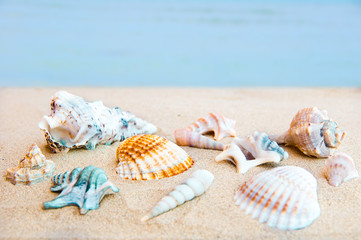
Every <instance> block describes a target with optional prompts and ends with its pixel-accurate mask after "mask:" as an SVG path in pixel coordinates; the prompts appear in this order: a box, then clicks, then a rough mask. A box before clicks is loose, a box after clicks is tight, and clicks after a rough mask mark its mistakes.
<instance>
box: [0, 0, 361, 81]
mask: <svg viewBox="0 0 361 240" xmlns="http://www.w3.org/2000/svg"><path fill="white" fill-rule="evenodd" d="M0 86H26V87H47V86H105V87H106V86H196V87H202V86H210V87H218V86H220V87H232V86H235V87H236V86H238V87H239V86H240V87H242V86H266V87H268V86H270V87H278V86H296V87H298V86H356V87H360V86H361V1H341V0H340V1H326V0H323V1H322V0H314V1H311V0H304V1H301V0H299V1H282V0H276V1H275V0H273V1H251V0H246V1H235V0H233V1H231V0H225V1H222V0H208V1H205V0H194V1H190V0H185V1H180V0H177V1H166V0H159V1H145V0H142V1H140V0H136V1H131V0H127V1H117V0H107V1H95V0H74V1H64V0H51V1H50V0H49V1H48V0H47V1H45V0H39V1H30V0H0Z"/></svg>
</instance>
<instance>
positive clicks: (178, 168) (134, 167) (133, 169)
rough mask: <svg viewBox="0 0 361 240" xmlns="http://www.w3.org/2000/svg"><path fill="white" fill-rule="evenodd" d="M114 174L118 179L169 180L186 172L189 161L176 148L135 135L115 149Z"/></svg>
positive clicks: (191, 161)
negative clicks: (116, 163)
mask: <svg viewBox="0 0 361 240" xmlns="http://www.w3.org/2000/svg"><path fill="white" fill-rule="evenodd" d="M117 159H118V161H119V164H118V167H117V168H116V172H117V173H118V174H119V176H120V177H121V178H125V179H132V180H150V179H161V178H165V177H171V176H173V175H177V174H179V173H182V172H184V171H186V170H187V169H188V168H190V167H191V166H192V165H193V160H192V159H191V158H190V157H189V156H188V154H187V153H186V152H185V151H184V150H183V149H182V148H180V147H179V146H177V145H176V144H174V143H172V142H171V141H169V140H167V139H165V138H163V137H159V136H156V135H146V134H142V135H137V136H133V137H130V138H128V139H126V140H125V141H124V142H122V143H121V144H120V145H119V147H118V149H117Z"/></svg>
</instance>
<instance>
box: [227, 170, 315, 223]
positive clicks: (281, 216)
mask: <svg viewBox="0 0 361 240" xmlns="http://www.w3.org/2000/svg"><path fill="white" fill-rule="evenodd" d="M234 199H235V201H236V205H240V208H241V210H245V212H246V214H247V215H248V214H251V215H252V218H258V220H259V221H260V222H261V223H267V224H268V226H270V227H276V228H279V229H282V230H295V229H300V228H304V227H307V226H308V225H310V224H311V223H312V222H313V221H314V220H315V219H317V218H318V217H319V216H320V213H321V210H320V205H319V203H318V200H317V181H316V179H315V178H314V177H313V176H312V174H311V173H309V172H308V171H306V170H305V169H303V168H300V167H295V166H285V167H278V168H275V169H272V170H269V171H264V172H261V173H260V174H258V175H257V176H255V177H253V178H251V179H250V180H248V181H247V182H245V183H244V184H243V185H242V186H241V187H240V189H239V191H238V192H237V194H236V196H235V198H234Z"/></svg>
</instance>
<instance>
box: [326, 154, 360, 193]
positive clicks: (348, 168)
mask: <svg viewBox="0 0 361 240" xmlns="http://www.w3.org/2000/svg"><path fill="white" fill-rule="evenodd" d="M325 176H326V178H327V180H328V183H329V184H330V185H331V186H335V187H338V186H339V185H340V184H341V183H343V182H347V181H348V180H351V179H352V178H356V177H358V176H359V174H358V172H357V170H356V167H355V163H354V161H353V159H352V158H351V157H350V156H349V155H347V154H345V153H337V154H335V155H333V156H332V157H330V158H328V159H327V160H326V167H325Z"/></svg>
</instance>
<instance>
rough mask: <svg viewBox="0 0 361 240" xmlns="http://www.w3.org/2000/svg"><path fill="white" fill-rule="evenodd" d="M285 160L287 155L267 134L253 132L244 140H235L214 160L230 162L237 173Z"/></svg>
mask: <svg viewBox="0 0 361 240" xmlns="http://www.w3.org/2000/svg"><path fill="white" fill-rule="evenodd" d="M287 158H288V153H287V152H286V151H284V150H283V149H282V148H281V147H279V146H278V144H277V143H276V142H274V141H271V140H270V139H269V138H268V136H267V134H265V133H259V132H254V133H253V135H250V136H248V137H246V138H235V139H234V140H233V142H232V143H231V144H229V145H227V146H226V147H225V149H224V151H223V152H222V153H221V154H219V155H218V156H217V157H216V159H215V160H216V162H220V161H223V160H228V161H231V162H232V163H233V164H234V165H236V168H237V172H238V173H245V172H247V171H248V170H249V169H251V168H252V167H255V166H258V165H261V164H264V163H267V162H280V161H282V160H285V159H287Z"/></svg>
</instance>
